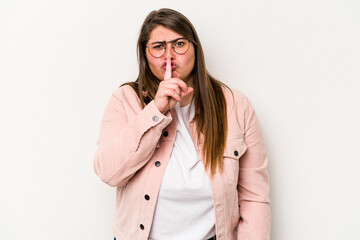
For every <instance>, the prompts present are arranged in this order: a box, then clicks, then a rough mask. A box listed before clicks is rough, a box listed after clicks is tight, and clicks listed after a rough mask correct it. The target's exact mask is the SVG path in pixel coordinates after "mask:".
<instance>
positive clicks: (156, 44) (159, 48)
mask: <svg viewBox="0 0 360 240" xmlns="http://www.w3.org/2000/svg"><path fill="white" fill-rule="evenodd" d="M151 48H152V49H154V50H162V49H163V48H164V45H162V44H160V43H155V44H152V45H151Z"/></svg>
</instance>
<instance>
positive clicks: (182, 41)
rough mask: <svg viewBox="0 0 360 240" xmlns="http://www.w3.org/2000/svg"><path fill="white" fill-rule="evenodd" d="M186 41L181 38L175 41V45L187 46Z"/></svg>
mask: <svg viewBox="0 0 360 240" xmlns="http://www.w3.org/2000/svg"><path fill="white" fill-rule="evenodd" d="M185 44H186V42H185V40H183V39H181V40H179V41H177V42H176V43H175V47H183V46H185Z"/></svg>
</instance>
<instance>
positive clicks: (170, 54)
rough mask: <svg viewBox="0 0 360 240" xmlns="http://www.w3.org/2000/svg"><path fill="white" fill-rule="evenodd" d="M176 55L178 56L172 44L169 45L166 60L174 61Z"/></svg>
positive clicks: (165, 55)
mask: <svg viewBox="0 0 360 240" xmlns="http://www.w3.org/2000/svg"><path fill="white" fill-rule="evenodd" d="M175 55H176V54H175V52H174V49H173V48H172V43H167V44H166V49H165V54H164V57H165V59H167V58H170V59H174V58H175Z"/></svg>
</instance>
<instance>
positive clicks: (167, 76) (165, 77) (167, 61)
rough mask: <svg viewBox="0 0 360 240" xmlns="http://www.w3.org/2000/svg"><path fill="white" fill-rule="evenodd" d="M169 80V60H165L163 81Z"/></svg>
mask: <svg viewBox="0 0 360 240" xmlns="http://www.w3.org/2000/svg"><path fill="white" fill-rule="evenodd" d="M170 78H171V59H170V58H167V59H166V70H165V75H164V80H168V79H170Z"/></svg>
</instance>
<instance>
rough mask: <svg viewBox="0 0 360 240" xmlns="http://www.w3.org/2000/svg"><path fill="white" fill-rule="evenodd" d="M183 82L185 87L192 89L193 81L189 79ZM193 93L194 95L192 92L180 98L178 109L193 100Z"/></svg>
mask: <svg viewBox="0 0 360 240" xmlns="http://www.w3.org/2000/svg"><path fill="white" fill-rule="evenodd" d="M184 82H185V83H186V86H188V87H193V79H192V78H189V79H187V80H185V81H184ZM193 93H194V91H193V92H192V93H190V94H188V95H186V96H185V97H183V98H181V101H180V107H183V106H186V105H188V104H189V103H190V102H191V100H192V98H193Z"/></svg>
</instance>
